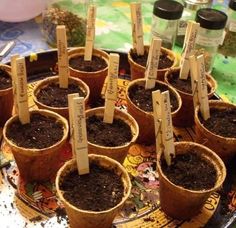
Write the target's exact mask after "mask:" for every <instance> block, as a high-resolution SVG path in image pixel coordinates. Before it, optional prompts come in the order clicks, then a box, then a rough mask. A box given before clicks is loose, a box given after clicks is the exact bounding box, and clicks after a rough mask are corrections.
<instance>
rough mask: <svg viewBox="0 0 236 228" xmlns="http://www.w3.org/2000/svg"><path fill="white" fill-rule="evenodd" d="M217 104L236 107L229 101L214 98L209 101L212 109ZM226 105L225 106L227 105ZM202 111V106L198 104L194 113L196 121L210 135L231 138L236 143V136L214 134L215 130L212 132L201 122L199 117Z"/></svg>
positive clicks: (222, 138) (225, 138)
mask: <svg viewBox="0 0 236 228" xmlns="http://www.w3.org/2000/svg"><path fill="white" fill-rule="evenodd" d="M217 104H220V105H222V106H221V107H223V106H224V105H226V106H227V107H232V108H234V109H236V105H234V104H232V103H228V102H224V101H217V100H216V101H214V100H210V101H209V107H210V109H211V108H214V107H215V106H216V105H217ZM226 106H225V107H226ZM199 112H200V106H199V105H198V106H197V107H196V109H195V113H194V119H195V122H196V124H197V125H198V126H200V127H201V128H202V129H204V130H205V131H206V132H207V133H208V134H209V135H211V136H213V137H217V138H219V139H221V140H230V141H235V143H236V137H224V136H221V135H217V134H214V133H213V132H211V131H210V130H208V129H207V128H206V127H205V126H204V125H203V124H202V123H201V122H200V119H199V118H198V114H199Z"/></svg>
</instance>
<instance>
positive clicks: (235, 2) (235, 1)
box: [229, 0, 236, 10]
mask: <svg viewBox="0 0 236 228" xmlns="http://www.w3.org/2000/svg"><path fill="white" fill-rule="evenodd" d="M229 8H230V9H232V10H236V0H231V1H230V2H229Z"/></svg>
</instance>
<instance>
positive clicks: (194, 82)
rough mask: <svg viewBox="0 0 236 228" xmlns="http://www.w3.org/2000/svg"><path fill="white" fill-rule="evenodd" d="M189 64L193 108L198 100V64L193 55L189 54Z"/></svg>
mask: <svg viewBox="0 0 236 228" xmlns="http://www.w3.org/2000/svg"><path fill="white" fill-rule="evenodd" d="M189 65H190V76H191V86H192V95H193V106H194V110H195V108H196V107H197V105H198V104H199V101H198V66H197V60H196V57H195V55H191V56H189Z"/></svg>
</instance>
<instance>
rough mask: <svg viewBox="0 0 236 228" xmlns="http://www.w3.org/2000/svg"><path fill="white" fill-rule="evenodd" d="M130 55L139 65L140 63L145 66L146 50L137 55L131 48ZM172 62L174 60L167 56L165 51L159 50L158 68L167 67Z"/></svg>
mask: <svg viewBox="0 0 236 228" xmlns="http://www.w3.org/2000/svg"><path fill="white" fill-rule="evenodd" d="M130 55H131V57H132V59H133V61H134V62H136V63H138V64H139V65H142V66H143V67H146V65H147V59H148V52H147V51H145V52H144V55H138V54H137V52H136V51H135V50H133V49H131V52H130ZM173 63H174V61H173V60H171V59H170V58H168V55H167V53H165V52H161V55H160V59H159V64H158V69H165V68H169V67H171V66H172V65H173Z"/></svg>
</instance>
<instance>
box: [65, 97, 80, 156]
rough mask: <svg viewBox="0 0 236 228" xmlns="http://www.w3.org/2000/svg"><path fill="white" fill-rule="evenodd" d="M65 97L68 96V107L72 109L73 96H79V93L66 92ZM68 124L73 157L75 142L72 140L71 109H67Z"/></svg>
mask: <svg viewBox="0 0 236 228" xmlns="http://www.w3.org/2000/svg"><path fill="white" fill-rule="evenodd" d="M67 97H68V109H69V110H73V98H75V97H79V93H72V94H68V95H67ZM69 124H70V139H71V147H72V154H73V157H75V144H74V142H73V137H74V136H73V135H74V127H73V115H72V112H71V111H69Z"/></svg>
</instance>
